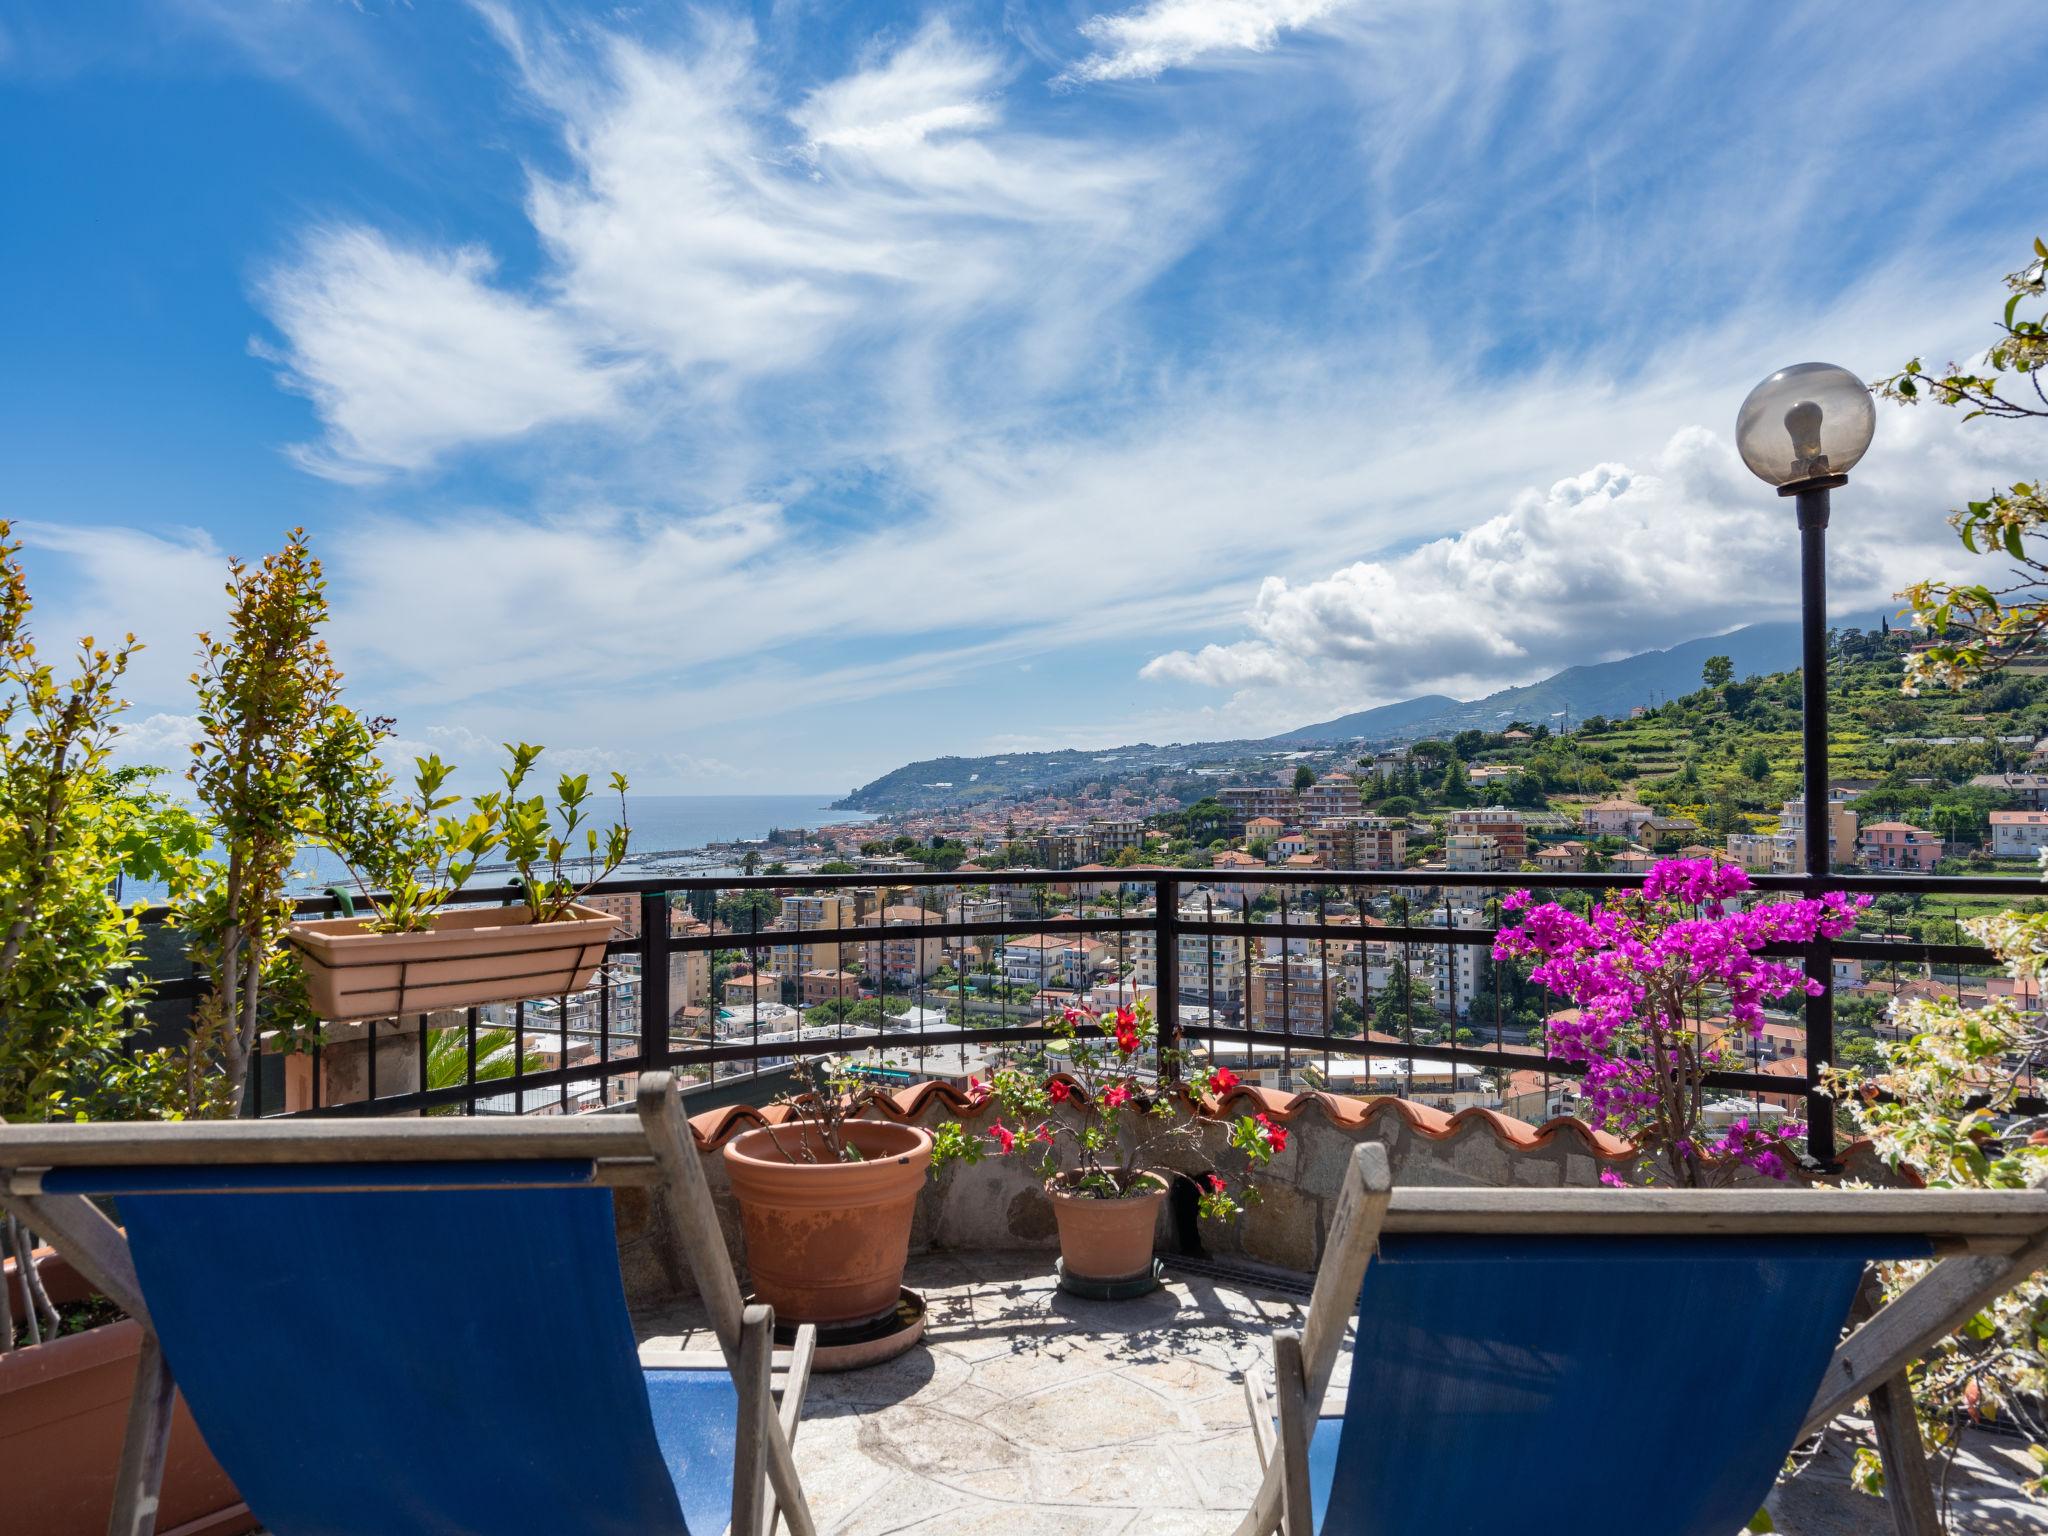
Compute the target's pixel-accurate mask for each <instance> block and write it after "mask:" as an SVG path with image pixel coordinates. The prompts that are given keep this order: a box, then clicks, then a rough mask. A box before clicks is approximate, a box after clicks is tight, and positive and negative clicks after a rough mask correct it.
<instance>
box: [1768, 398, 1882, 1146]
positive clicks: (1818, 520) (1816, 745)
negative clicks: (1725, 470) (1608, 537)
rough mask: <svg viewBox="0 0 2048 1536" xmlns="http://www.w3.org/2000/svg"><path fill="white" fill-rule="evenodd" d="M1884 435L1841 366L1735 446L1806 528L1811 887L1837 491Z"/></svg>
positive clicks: (1816, 1015)
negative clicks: (1832, 499) (1831, 515)
mask: <svg viewBox="0 0 2048 1536" xmlns="http://www.w3.org/2000/svg"><path fill="white" fill-rule="evenodd" d="M1876 430H1877V409H1876V407H1875V405H1874V404H1873V403H1872V402H1871V398H1870V391H1869V389H1868V388H1866V387H1865V385H1864V383H1863V381H1862V380H1861V379H1859V378H1857V376H1856V375H1855V374H1853V373H1851V372H1850V371H1849V370H1848V369H1846V368H1837V367H1835V366H1834V365H1833V364H1831V363H1799V364H1796V365H1794V366H1793V367H1790V368H1781V369H1779V370H1778V371H1777V372H1776V373H1774V374H1772V375H1771V376H1770V377H1769V378H1768V379H1765V380H1764V381H1763V383H1761V384H1759V385H1757V387H1756V388H1755V389H1753V390H1751V391H1750V392H1749V397H1748V398H1747V399H1746V400H1744V401H1743V402H1742V409H1741V410H1740V411H1739V412H1737V413H1736V418H1735V445H1736V447H1737V449H1738V450H1740V452H1741V454H1742V461H1743V463H1745V464H1747V465H1748V466H1749V467H1750V469H1751V470H1752V471H1753V472H1754V473H1755V474H1756V476H1757V477H1758V478H1759V479H1761V480H1763V481H1764V482H1765V483H1766V484H1769V485H1774V486H1776V487H1777V488H1778V494H1779V495H1780V496H1790V497H1792V498H1793V505H1794V507H1795V509H1796V511H1797V514H1798V521H1799V696H1800V705H1801V710H1800V714H1801V721H1800V724H1801V736H1802V743H1803V756H1804V759H1805V776H1806V785H1805V805H1806V811H1805V820H1806V837H1805V843H1806V849H1805V852H1806V889H1807V893H1808V894H1809V895H1811V896H1816V897H1817V896H1819V895H1820V894H1821V893H1822V892H1823V891H1824V890H1825V889H1826V887H1827V878H1828V873H1829V869H1830V866H1831V864H1832V860H1831V859H1830V857H1829V852H1828V846H1829V842H1830V839H1829V836H1828V834H1829V832H1830V831H1831V830H1832V826H1831V823H1832V818H1831V817H1830V816H1829V814H1828V810H1829V803H1828V671H1827V669H1828V575H1827V537H1828V512H1829V493H1830V492H1832V491H1833V490H1834V489H1835V487H1837V486H1841V485H1847V484H1848V483H1849V471H1850V470H1851V469H1854V468H1855V467H1856V464H1857V462H1858V461H1859V460H1861V459H1862V457H1863V454H1864V450H1866V449H1867V448H1869V446H1870V438H1871V434H1872V433H1873V432H1875V431H1876ZM1833 973H1834V959H1833V956H1832V954H1831V953H1830V952H1829V948H1828V945H1827V943H1826V942H1825V941H1824V940H1823V941H1821V942H1818V943H1816V944H1814V945H1813V946H1812V947H1811V948H1809V949H1808V950H1807V953H1806V975H1807V979H1808V980H1810V981H1817V982H1819V983H1820V986H1821V991H1820V994H1819V995H1818V996H1809V997H1808V998H1807V999H1806V1063H1807V1072H1808V1073H1809V1075H1810V1074H1812V1073H1814V1072H1815V1071H1817V1070H1818V1068H1819V1067H1820V1066H1821V1065H1822V1064H1824V1063H1827V1062H1831V1061H1833V1060H1834V1056H1835V998H1834V974H1833ZM1806 1136H1807V1149H1808V1150H1809V1151H1810V1152H1811V1153H1812V1154H1813V1157H1814V1159H1815V1160H1816V1161H1817V1162H1819V1163H1821V1164H1823V1165H1832V1164H1833V1162H1834V1160H1835V1115H1834V1106H1833V1104H1832V1103H1831V1102H1830V1101H1829V1100H1828V1099H1827V1098H1826V1097H1825V1096H1823V1095H1821V1094H1818V1093H1814V1092H1810V1091H1809V1092H1808V1094H1807V1096H1806Z"/></svg>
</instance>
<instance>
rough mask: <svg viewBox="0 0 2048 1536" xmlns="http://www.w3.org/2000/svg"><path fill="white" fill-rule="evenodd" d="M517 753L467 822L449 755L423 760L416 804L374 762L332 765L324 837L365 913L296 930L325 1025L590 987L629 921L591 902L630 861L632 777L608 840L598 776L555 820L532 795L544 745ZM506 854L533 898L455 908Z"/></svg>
mask: <svg viewBox="0 0 2048 1536" xmlns="http://www.w3.org/2000/svg"><path fill="white" fill-rule="evenodd" d="M375 729H376V727H374V726H364V727H363V730H365V731H366V732H368V731H374V730H375ZM507 750H508V751H510V752H511V754H512V765H511V766H510V767H509V768H508V769H507V770H506V771H505V789H504V790H503V791H502V792H492V793H489V794H484V795H479V796H477V797H476V798H475V799H474V800H473V801H471V803H470V805H469V807H468V809H467V810H466V811H465V810H462V809H459V806H460V798H461V797H460V796H457V795H453V794H450V793H448V792H447V788H446V787H447V784H448V780H449V778H450V777H451V775H452V771H453V770H451V769H450V768H449V767H448V766H447V765H446V764H445V763H443V762H442V761H441V759H440V758H439V757H434V756H429V757H424V758H419V759H416V760H415V763H414V777H413V788H412V793H411V794H409V795H394V794H393V793H392V780H391V777H390V775H389V773H388V772H387V771H386V770H385V769H384V767H383V766H382V764H381V763H380V762H379V761H378V759H377V758H376V756H375V754H374V753H373V752H368V751H343V752H337V753H335V754H334V756H333V758H332V760H331V762H330V763H329V764H328V765H327V766H328V768H329V769H330V771H329V772H328V773H327V774H326V775H325V776H324V777H323V778H322V780H321V782H320V794H319V797H318V803H319V814H318V822H317V826H316V828H315V830H314V841H315V842H317V843H318V844H319V845H320V846H322V847H324V848H327V849H328V850H329V851H331V852H332V853H333V854H334V855H335V856H336V857H337V858H338V859H340V860H341V862H342V863H343V865H344V866H345V867H346V868H347V869H348V871H349V875H350V878H351V879H352V880H353V882H354V884H355V886H356V889H357V892H358V893H359V894H360V896H361V898H362V900H363V901H364V903H365V904H366V905H367V906H368V908H369V913H368V915H366V916H356V915H354V913H353V910H352V904H350V905H351V910H350V911H349V912H347V913H346V914H345V915H343V916H341V917H338V918H323V919H319V920H315V921H307V922H298V923H294V924H293V925H292V928H291V931H290V934H289V938H290V942H291V945H292V948H293V949H294V950H295V951H297V953H298V956H299V961H300V966H301V969H302V970H303V972H304V975H305V985H306V994H307V999H308V1001H309V1003H310V1005H311V1007H312V1009H313V1011H314V1012H315V1013H317V1014H318V1015H319V1016H320V1017H322V1018H324V1019H328V1020H343V1019H366V1018H381V1017H386V1016H389V1015H392V1014H400V1013H424V1012H428V1011H430V1010H434V1009H442V1008H470V1007H477V1006H480V1005H482V1004H485V1003H500V1002H516V1001H518V1000H519V999H522V998H528V997H548V996H557V995H561V994H565V993H569V992H577V991H581V990H582V989H583V988H585V987H587V986H589V985H590V983H591V979H592V978H593V976H594V975H595V974H596V971H597V968H598V966H599V965H600V964H602V963H603V960H604V954H605V945H606V943H607V942H608V941H609V940H610V938H611V934H612V929H613V928H614V926H615V925H616V924H617V922H618V919H617V918H616V917H614V916H613V915H612V914H610V913H607V912H600V911H598V910H596V909H595V908H592V907H588V906H585V905H583V903H582V900H581V898H582V897H583V896H584V894H586V893H587V891H588V890H589V888H590V887H591V886H592V885H595V884H596V883H597V882H599V881H601V880H603V879H604V878H605V877H606V876H608V875H610V874H611V873H612V871H613V870H615V869H617V868H618V867H619V864H620V863H621V862H622V861H623V860H624V858H625V856H626V849H627V844H628V840H629V838H630V835H631V833H630V829H629V828H628V826H627V825H626V820H625V797H626V780H625V778H624V777H623V776H621V775H619V774H613V775H612V788H613V790H614V791H615V792H616V793H617V794H618V796H619V809H620V819H619V822H618V823H617V824H615V825H614V826H612V827H611V828H610V829H609V831H607V832H606V833H604V834H603V835H602V837H600V835H599V833H598V831H597V829H596V827H595V826H594V825H588V824H587V823H588V821H589V817H588V811H587V807H588V804H589V800H590V783H589V777H588V775H585V774H564V775H563V776H562V778H561V780H560V781H559V783H558V785H557V788H556V798H555V803H554V805H553V806H552V808H551V807H550V806H549V804H548V802H547V800H546V798H545V797H543V796H539V795H535V796H530V797H528V796H522V794H521V793H520V791H521V790H522V788H523V787H524V784H525V781H526V778H527V776H528V774H529V773H530V772H531V771H532V768H533V765H534V763H535V762H536V760H537V759H538V758H539V757H540V754H541V751H542V750H543V749H542V748H540V747H536V746H530V745H520V746H517V747H510V746H508V748H507ZM579 834H580V837H579ZM579 842H580V844H581V848H582V857H581V858H578V857H577V856H576V853H575V852H574V850H576V849H577V847H578V844H579ZM500 851H502V853H503V854H504V856H505V858H506V860H507V862H509V863H510V865H511V866H512V868H513V869H514V870H515V871H516V872H517V874H518V876H519V885H520V889H521V891H522V892H523V896H524V899H523V900H522V901H521V902H520V903H519V904H518V905H516V906H509V907H455V906H452V905H451V904H452V903H453V902H454V901H455V899H456V898H457V897H458V896H459V895H460V894H461V891H462V889H463V887H464V885H465V884H467V882H468V881H469V879H470V877H471V876H472V875H473V874H474V873H475V872H476V870H477V868H478V866H479V865H480V864H481V863H482V861H483V860H484V859H485V858H487V857H489V856H490V855H491V854H493V853H496V852H500ZM577 865H581V866H582V867H581V869H580V871H578V870H577V869H576V866H577Z"/></svg>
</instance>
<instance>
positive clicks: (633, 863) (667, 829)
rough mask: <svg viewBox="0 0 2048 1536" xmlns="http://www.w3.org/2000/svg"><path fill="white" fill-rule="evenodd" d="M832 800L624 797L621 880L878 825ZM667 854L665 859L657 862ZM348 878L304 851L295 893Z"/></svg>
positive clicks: (598, 818) (488, 877)
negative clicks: (773, 835) (731, 848)
mask: <svg viewBox="0 0 2048 1536" xmlns="http://www.w3.org/2000/svg"><path fill="white" fill-rule="evenodd" d="M833 798H834V797H833V796H831V795H824V794H815V795H635V794H628V795H627V796H626V821H627V824H628V825H629V826H630V827H631V828H632V830H633V839H632V844H631V852H630V853H629V854H628V862H627V863H626V865H625V866H624V867H623V868H621V869H620V870H619V875H620V876H621V877H622V878H623V877H626V876H636V877H645V876H648V875H661V874H683V873H689V874H709V875H717V874H735V873H737V872H738V870H737V867H736V866H735V865H732V864H725V863H720V862H718V861H717V860H716V859H715V858H714V857H713V856H711V855H709V854H707V853H706V852H705V851H704V850H705V849H707V848H708V847H710V846H711V845H712V844H714V843H739V842H754V841H758V840H760V839H762V838H765V837H766V836H767V835H768V834H769V833H770V832H773V831H776V830H778V829H780V830H785V831H793V830H795V829H797V828H799V827H801V828H804V829H807V830H816V829H817V828H819V827H836V826H850V825H859V824H860V823H863V822H869V821H873V820H874V819H875V818H874V817H873V816H872V815H870V814H869V813H868V812H866V811H835V810H833V809H832V807H831V801H832V799H833ZM591 809H592V811H593V813H594V814H593V815H592V818H591V820H590V821H589V822H587V823H586V825H589V826H595V827H596V828H597V830H598V833H599V835H600V836H602V835H603V833H604V831H605V829H606V828H608V827H609V826H610V825H611V824H612V820H613V818H614V816H615V814H616V802H614V801H611V800H609V799H608V798H607V797H605V796H603V795H598V794H593V795H592V796H591ZM660 855H667V857H659V856H660ZM503 880H504V877H503V876H502V875H497V874H491V873H488V872H486V873H480V874H478V875H477V877H476V881H477V883H478V884H480V885H497V884H502V883H503ZM347 883H348V875H347V871H346V869H345V868H344V867H343V866H342V864H341V862H340V861H339V860H338V859H336V858H334V856H333V855H331V854H329V853H326V852H325V851H323V850H321V849H318V848H308V849H306V850H304V851H303V852H302V853H301V855H300V857H299V860H298V869H297V871H296V872H295V877H294V879H293V881H292V889H293V891H294V892H296V893H299V894H310V893H313V892H318V891H321V890H324V889H326V888H327V887H328V886H330V885H337V884H340V885H346V884H347ZM164 894H165V893H164V891H163V890H162V889H161V888H160V887H157V888H151V887H149V886H138V885H136V884H135V883H133V882H130V883H129V884H128V885H127V886H126V887H125V888H124V889H123V891H122V892H121V896H122V899H123V900H124V901H158V900H161V899H162V898H163V896H164Z"/></svg>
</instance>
